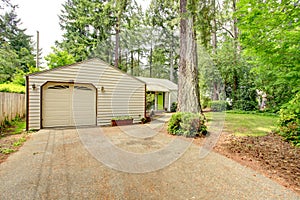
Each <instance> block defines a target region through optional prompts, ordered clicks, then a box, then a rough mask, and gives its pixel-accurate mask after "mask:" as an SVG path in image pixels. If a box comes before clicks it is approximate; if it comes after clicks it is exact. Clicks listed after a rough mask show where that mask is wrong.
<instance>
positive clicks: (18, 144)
mask: <svg viewBox="0 0 300 200" xmlns="http://www.w3.org/2000/svg"><path fill="white" fill-rule="evenodd" d="M24 142H26V138H25V137H24V136H23V137H21V138H20V139H19V140H18V141H17V142H14V143H13V146H14V147H18V146H21V145H22V144H23V143H24Z"/></svg>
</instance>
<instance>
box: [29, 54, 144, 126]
mask: <svg viewBox="0 0 300 200" xmlns="http://www.w3.org/2000/svg"><path fill="white" fill-rule="evenodd" d="M145 93H146V84H145V82H143V81H141V80H139V79H137V78H136V77H133V76H131V75H129V74H126V73H124V72H122V71H121V70H119V69H118V68H115V67H113V66H111V65H109V64H108V63H106V62H104V61H102V60H100V59H97V58H95V59H90V60H86V61H83V62H79V63H75V64H72V65H67V66H62V67H58V68H54V69H50V70H45V71H41V72H36V73H32V74H29V75H26V110H27V113H26V129H27V130H38V129H42V128H55V127H77V126H102V125H110V123H111V119H112V118H114V117H118V116H130V117H132V118H133V119H134V121H135V122H139V121H140V120H141V118H142V117H144V116H145V113H146V111H145V104H146V99H145Z"/></svg>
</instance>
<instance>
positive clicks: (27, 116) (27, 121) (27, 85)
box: [25, 76, 29, 131]
mask: <svg viewBox="0 0 300 200" xmlns="http://www.w3.org/2000/svg"><path fill="white" fill-rule="evenodd" d="M25 95H26V102H25V105H26V110H25V116H26V131H29V78H28V76H26V94H25Z"/></svg>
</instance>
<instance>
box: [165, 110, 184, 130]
mask: <svg viewBox="0 0 300 200" xmlns="http://www.w3.org/2000/svg"><path fill="white" fill-rule="evenodd" d="M181 115H182V113H181V112H178V113H175V114H173V115H172V117H171V119H170V121H169V124H168V132H169V133H170V134H172V135H177V134H179V130H180V122H181Z"/></svg>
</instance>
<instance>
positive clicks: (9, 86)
mask: <svg viewBox="0 0 300 200" xmlns="http://www.w3.org/2000/svg"><path fill="white" fill-rule="evenodd" d="M0 92H11V93H21V94H24V93H25V86H23V85H17V84H14V83H3V84H0Z"/></svg>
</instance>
